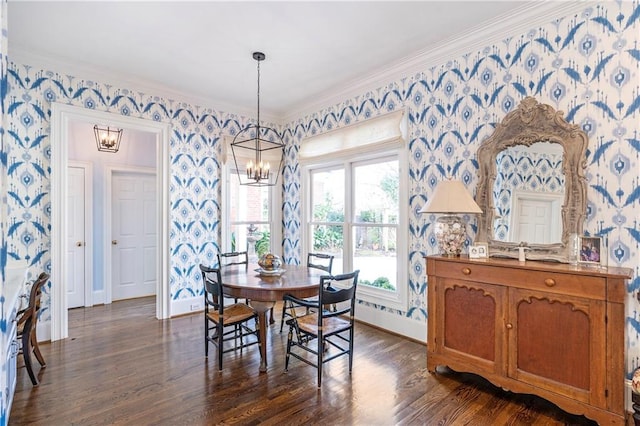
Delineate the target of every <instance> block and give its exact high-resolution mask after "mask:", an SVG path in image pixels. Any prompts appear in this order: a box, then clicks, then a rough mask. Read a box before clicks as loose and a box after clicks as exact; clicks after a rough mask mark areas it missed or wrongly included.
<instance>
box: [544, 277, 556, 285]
mask: <svg viewBox="0 0 640 426" xmlns="http://www.w3.org/2000/svg"><path fill="white" fill-rule="evenodd" d="M544 285H546V286H547V287H553V286H554V285H556V280H554V279H553V278H547V279H545V280H544Z"/></svg>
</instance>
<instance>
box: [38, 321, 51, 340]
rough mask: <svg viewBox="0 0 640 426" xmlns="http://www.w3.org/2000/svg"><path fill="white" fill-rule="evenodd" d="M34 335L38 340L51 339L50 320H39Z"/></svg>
mask: <svg viewBox="0 0 640 426" xmlns="http://www.w3.org/2000/svg"><path fill="white" fill-rule="evenodd" d="M36 336H38V342H49V341H51V321H40V320H38V323H37V324H36Z"/></svg>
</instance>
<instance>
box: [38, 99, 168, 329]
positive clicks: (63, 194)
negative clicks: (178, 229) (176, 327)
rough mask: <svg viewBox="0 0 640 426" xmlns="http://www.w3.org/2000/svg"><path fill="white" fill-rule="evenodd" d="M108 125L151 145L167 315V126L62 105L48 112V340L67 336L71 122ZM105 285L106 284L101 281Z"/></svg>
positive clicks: (159, 302)
mask: <svg viewBox="0 0 640 426" xmlns="http://www.w3.org/2000/svg"><path fill="white" fill-rule="evenodd" d="M77 121H80V122H88V123H109V124H110V125H112V126H117V127H120V128H129V129H133V130H137V131H141V132H149V133H152V134H153V135H154V137H155V144H156V150H155V151H156V165H157V166H156V171H157V179H156V185H157V191H156V193H157V194H158V197H157V202H156V211H157V215H156V217H157V224H156V226H157V247H158V250H157V259H156V272H157V278H158V279H157V288H156V317H157V318H158V319H164V318H168V317H169V316H170V297H169V235H168V227H169V210H168V206H169V138H170V125H169V124H167V123H159V122H154V121H150V120H144V119H140V118H133V117H127V116H122V115H118V114H113V113H109V112H103V111H95V110H89V109H85V108H81V107H76V106H72V105H63V104H56V103H54V104H52V109H51V170H52V172H51V282H52V287H51V301H50V304H51V306H50V310H51V340H52V341H55V340H59V339H64V338H66V337H68V334H69V330H68V312H67V309H68V307H67V297H66V294H67V283H66V277H67V274H68V270H67V269H68V266H67V265H66V261H65V256H64V254H65V253H67V251H68V247H67V246H68V241H67V238H66V235H67V226H68V224H67V220H66V214H67V208H68V206H67V195H68V194H67V191H68V162H69V160H68V149H69V145H68V144H69V133H70V126H71V125H72V123H73V122H77ZM105 283H106V280H105Z"/></svg>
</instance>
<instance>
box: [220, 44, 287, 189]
mask: <svg viewBox="0 0 640 426" xmlns="http://www.w3.org/2000/svg"><path fill="white" fill-rule="evenodd" d="M265 57H266V56H265V54H264V53H262V52H253V59H255V60H256V61H257V62H258V117H257V119H256V123H255V124H250V125H248V126H247V127H245V128H244V129H242V130H241V131H240V132H239V133H238V134H237V135H236V137H235V138H233V142H232V143H231V152H232V154H233V161H234V163H235V166H236V170H237V173H238V178H239V179H240V185H249V186H274V185H276V184H277V183H278V176H279V175H280V173H281V171H282V166H283V164H284V142H283V141H282V138H281V137H280V135H278V132H276V131H275V130H274V129H272V128H270V127H263V126H261V125H260V62H261V61H264V59H265ZM244 161H246V164H245V165H244V168H243V167H242V164H241V163H242V162H244ZM272 164H273V165H275V167H272Z"/></svg>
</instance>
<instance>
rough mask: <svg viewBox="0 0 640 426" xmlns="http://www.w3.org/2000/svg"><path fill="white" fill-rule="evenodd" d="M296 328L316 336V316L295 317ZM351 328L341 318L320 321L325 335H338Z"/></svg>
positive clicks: (348, 323) (349, 323) (347, 321)
mask: <svg viewBox="0 0 640 426" xmlns="http://www.w3.org/2000/svg"><path fill="white" fill-rule="evenodd" d="M296 320H297V321H298V327H299V329H300V330H301V331H303V332H305V333H309V334H313V335H315V336H317V335H318V314H317V313H311V314H308V315H303V316H301V317H297V318H296ZM350 327H351V322H350V321H349V320H346V319H344V318H342V317H338V316H336V317H328V318H323V319H322V332H323V333H324V334H325V335H329V334H335V333H339V332H341V331H344V330H348V329H349V328H350Z"/></svg>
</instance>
